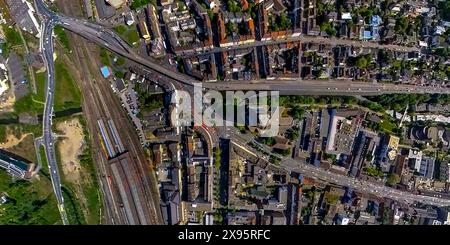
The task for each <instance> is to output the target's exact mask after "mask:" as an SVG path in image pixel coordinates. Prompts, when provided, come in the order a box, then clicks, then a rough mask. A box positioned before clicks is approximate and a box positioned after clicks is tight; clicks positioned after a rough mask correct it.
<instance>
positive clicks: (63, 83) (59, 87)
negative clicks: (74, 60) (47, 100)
mask: <svg viewBox="0 0 450 245" xmlns="http://www.w3.org/2000/svg"><path fill="white" fill-rule="evenodd" d="M55 71H56V85H55V111H61V110H66V109H70V108H79V107H80V106H81V92H80V89H79V88H78V86H77V84H76V83H75V79H74V78H73V76H72V74H70V73H69V70H68V68H67V66H66V65H65V64H64V63H63V62H61V61H57V62H55Z"/></svg>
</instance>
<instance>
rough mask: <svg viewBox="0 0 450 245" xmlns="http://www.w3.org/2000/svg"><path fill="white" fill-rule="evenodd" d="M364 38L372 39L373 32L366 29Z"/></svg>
mask: <svg viewBox="0 0 450 245" xmlns="http://www.w3.org/2000/svg"><path fill="white" fill-rule="evenodd" d="M363 39H366V40H368V39H372V32H371V31H364V33H363Z"/></svg>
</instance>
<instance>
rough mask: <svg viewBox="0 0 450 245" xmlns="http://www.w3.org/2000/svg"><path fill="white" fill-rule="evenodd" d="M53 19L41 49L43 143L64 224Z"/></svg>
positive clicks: (46, 23)
mask: <svg viewBox="0 0 450 245" xmlns="http://www.w3.org/2000/svg"><path fill="white" fill-rule="evenodd" d="M54 24H55V23H54V22H53V20H52V19H45V21H44V22H43V25H42V32H41V39H40V49H41V52H42V54H43V59H44V63H45V66H46V68H47V83H46V86H47V87H46V98H45V107H44V115H43V124H42V125H43V126H42V132H43V136H42V144H43V145H44V148H45V156H46V158H47V163H48V168H49V172H50V178H51V181H52V186H53V191H54V192H55V196H56V201H57V203H58V209H59V212H60V214H61V219H62V222H63V224H65V225H66V224H69V222H68V219H67V214H66V211H65V208H64V197H63V194H62V190H61V179H60V176H59V171H58V165H57V163H56V154H55V146H54V137H53V132H52V116H53V102H54V91H55V70H54V68H55V65H54V62H53V36H52V34H53V27H54Z"/></svg>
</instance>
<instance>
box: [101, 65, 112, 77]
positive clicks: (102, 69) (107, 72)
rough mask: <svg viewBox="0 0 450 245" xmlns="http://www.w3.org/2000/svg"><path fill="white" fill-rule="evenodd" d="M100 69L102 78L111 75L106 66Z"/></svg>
mask: <svg viewBox="0 0 450 245" xmlns="http://www.w3.org/2000/svg"><path fill="white" fill-rule="evenodd" d="M100 71H101V72H102V76H103V77H104V78H108V77H110V76H111V70H110V69H109V67H107V66H103V67H102V68H100Z"/></svg>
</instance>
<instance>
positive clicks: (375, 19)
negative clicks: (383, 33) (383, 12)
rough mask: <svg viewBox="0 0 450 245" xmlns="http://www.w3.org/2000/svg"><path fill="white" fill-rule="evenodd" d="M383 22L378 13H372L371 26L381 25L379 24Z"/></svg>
mask: <svg viewBox="0 0 450 245" xmlns="http://www.w3.org/2000/svg"><path fill="white" fill-rule="evenodd" d="M381 23H383V20H382V19H381V17H380V16H378V15H372V17H371V18H370V25H371V26H379V25H381Z"/></svg>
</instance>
